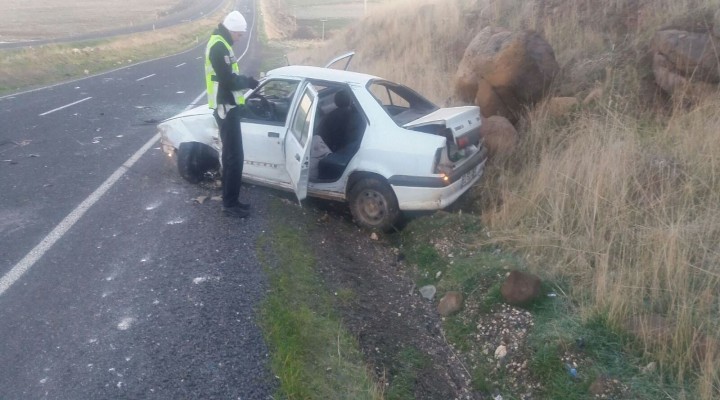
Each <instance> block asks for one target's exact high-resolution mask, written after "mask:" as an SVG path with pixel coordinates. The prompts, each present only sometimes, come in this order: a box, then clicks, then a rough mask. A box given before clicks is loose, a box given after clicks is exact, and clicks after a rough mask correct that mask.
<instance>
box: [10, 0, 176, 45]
mask: <svg viewBox="0 0 720 400" xmlns="http://www.w3.org/2000/svg"><path fill="white" fill-rule="evenodd" d="M186 2H187V0H43V1H38V0H2V22H0V42H9V41H20V40H32V39H48V38H54V37H63V36H69V35H77V34H83V33H89V32H94V31H100V30H107V29H112V28H122V27H127V26H132V25H134V24H140V23H145V22H150V21H153V20H155V19H157V18H158V17H159V16H162V15H163V14H166V13H167V12H168V11H170V10H172V9H173V8H175V7H177V6H179V5H181V4H184V3H186Z"/></svg>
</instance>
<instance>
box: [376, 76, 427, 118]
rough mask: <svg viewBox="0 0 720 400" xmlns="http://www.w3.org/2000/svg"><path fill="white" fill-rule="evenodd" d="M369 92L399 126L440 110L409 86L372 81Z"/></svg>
mask: <svg viewBox="0 0 720 400" xmlns="http://www.w3.org/2000/svg"><path fill="white" fill-rule="evenodd" d="M368 91H370V93H371V94H372V95H373V97H375V100H377V102H378V103H380V105H381V106H382V108H383V110H385V112H386V113H388V115H389V116H390V118H392V119H393V121H395V123H396V124H398V125H401V126H402V125H405V124H406V123H408V122H411V121H414V120H416V119H418V118H420V117H422V116H425V115H427V114H430V113H431V112H433V111H435V110H437V109H438V107H437V106H436V105H435V104H433V103H432V102H431V101H430V100H428V99H426V98H424V97H422V96H421V95H420V94H418V93H417V92H415V91H414V90H412V89H410V88H409V87H407V86H403V85H399V84H397V83H392V82H387V81H371V82H370V83H369V84H368Z"/></svg>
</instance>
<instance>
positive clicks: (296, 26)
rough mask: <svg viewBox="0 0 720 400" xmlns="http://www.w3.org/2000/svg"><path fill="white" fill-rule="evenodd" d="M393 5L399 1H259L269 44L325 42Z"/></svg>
mask: <svg viewBox="0 0 720 400" xmlns="http://www.w3.org/2000/svg"><path fill="white" fill-rule="evenodd" d="M394 1H398V0H367V1H365V0H260V2H261V8H262V9H263V10H265V11H266V14H267V15H266V19H265V26H264V29H265V32H266V34H267V36H268V38H269V39H271V40H278V39H279V40H283V39H290V40H293V39H299V40H317V39H323V38H326V39H327V38H330V37H332V36H333V35H334V34H336V33H337V32H338V31H340V30H342V29H343V28H345V27H347V26H348V25H350V24H351V23H353V22H355V21H357V20H358V19H360V18H362V17H363V16H365V15H367V14H370V13H372V12H373V11H374V10H376V9H378V8H380V7H382V6H384V5H386V4H388V3H391V2H394Z"/></svg>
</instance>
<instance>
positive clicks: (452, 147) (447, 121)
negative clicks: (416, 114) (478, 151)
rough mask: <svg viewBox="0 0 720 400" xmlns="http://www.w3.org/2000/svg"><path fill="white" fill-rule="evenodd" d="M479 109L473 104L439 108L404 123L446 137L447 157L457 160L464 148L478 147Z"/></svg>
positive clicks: (462, 155)
mask: <svg viewBox="0 0 720 400" xmlns="http://www.w3.org/2000/svg"><path fill="white" fill-rule="evenodd" d="M480 125H481V117H480V109H479V108H478V107H474V106H467V107H453V108H441V109H439V110H436V111H434V112H432V113H430V114H428V115H426V116H424V117H422V118H418V119H416V120H414V121H412V122H409V123H407V124H405V125H404V127H405V128H407V129H412V130H414V131H418V132H425V133H430V134H433V135H438V136H443V137H445V138H446V139H447V149H448V154H447V156H448V159H449V160H450V161H453V162H454V161H459V160H460V159H463V158H465V157H466V156H467V155H469V154H466V151H464V149H465V148H467V147H470V146H473V147H475V148H477V147H479V143H480Z"/></svg>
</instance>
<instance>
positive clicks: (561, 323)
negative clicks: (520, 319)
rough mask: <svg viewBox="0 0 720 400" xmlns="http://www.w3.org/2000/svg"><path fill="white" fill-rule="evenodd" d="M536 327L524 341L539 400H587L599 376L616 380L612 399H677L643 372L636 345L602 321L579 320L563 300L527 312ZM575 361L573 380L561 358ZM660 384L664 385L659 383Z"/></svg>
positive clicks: (654, 374)
mask: <svg viewBox="0 0 720 400" xmlns="http://www.w3.org/2000/svg"><path fill="white" fill-rule="evenodd" d="M532 313H533V316H534V317H535V327H534V329H533V330H532V331H531V334H530V336H529V337H528V345H529V347H530V349H531V350H532V354H533V356H532V359H531V361H530V366H531V371H532V372H533V374H535V375H536V376H537V377H538V379H539V380H540V381H541V382H543V383H544V387H543V392H542V395H543V398H546V399H555V398H563V399H587V398H588V397H589V396H590V386H591V385H592V384H593V382H595V381H596V380H597V379H598V378H599V377H606V378H607V379H611V380H612V379H615V380H617V381H618V382H621V386H617V387H614V390H615V396H616V397H617V398H623V399H648V400H649V399H659V398H681V396H680V393H681V391H679V390H678V389H677V388H673V387H671V386H669V385H667V383H666V382H667V381H666V379H665V378H663V376H662V375H661V374H660V373H659V372H654V371H648V372H643V371H642V368H643V366H645V365H646V364H647V363H648V361H647V360H645V359H644V358H643V357H642V354H641V351H640V348H639V345H638V343H637V342H636V341H635V340H634V339H632V338H631V337H630V336H628V335H626V334H624V333H623V332H620V331H617V330H616V329H613V328H612V327H611V326H610V324H609V322H608V319H607V318H606V316H604V315H593V316H591V317H590V318H588V319H586V320H582V319H581V318H580V317H579V316H578V315H577V313H576V312H574V306H573V305H572V304H569V302H568V300H567V299H565V298H562V297H558V298H555V299H548V300H546V301H543V302H542V303H539V304H537V305H535V306H534V307H533V308H532ZM567 357H569V358H572V359H577V360H578V361H577V364H578V365H577V367H576V372H577V376H576V377H572V376H571V374H570V373H569V368H571V367H575V365H569V363H568V362H565V361H564V360H563V358H567ZM664 381H665V382H664Z"/></svg>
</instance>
